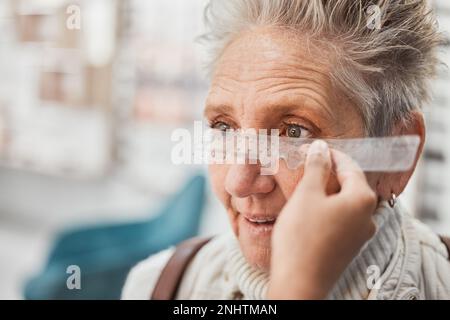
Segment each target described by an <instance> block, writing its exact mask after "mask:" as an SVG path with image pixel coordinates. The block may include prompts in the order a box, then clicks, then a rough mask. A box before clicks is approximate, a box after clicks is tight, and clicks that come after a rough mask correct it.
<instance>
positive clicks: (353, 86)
mask: <svg viewBox="0 0 450 320" xmlns="http://www.w3.org/2000/svg"><path fill="white" fill-rule="evenodd" d="M373 3H374V1H369V0H367V1H366V0H356V1H355V0H337V1H326V0H308V1H307V0H227V1H222V0H211V1H210V3H209V6H208V7H207V10H206V21H207V25H208V27H209V32H208V33H207V34H206V36H205V37H204V38H205V39H206V40H207V41H208V43H209V44H210V45H211V48H212V55H213V59H212V63H211V77H212V79H211V88H210V92H209V96H208V98H207V101H206V108H205V117H206V118H207V120H208V122H209V124H210V126H211V127H212V128H214V129H218V130H223V131H226V130H229V129H246V128H256V129H261V128H265V129H268V128H270V129H272V128H275V129H279V131H280V135H281V136H287V137H292V138H313V139H329V138H340V139H346V138H357V137H358V138H360V137H370V136H398V135H418V136H419V137H420V139H421V143H420V147H419V151H418V154H417V158H416V163H417V160H418V158H419V156H420V152H421V151H422V147H423V143H424V139H425V127H424V120H423V115H422V113H421V111H420V110H421V106H422V105H423V104H424V103H425V102H426V99H427V97H428V91H429V89H428V87H427V83H428V81H429V80H430V78H431V77H432V76H433V75H434V74H435V72H436V67H437V64H438V60H437V58H436V50H437V47H438V45H439V44H440V42H441V37H440V35H439V33H438V31H437V27H436V21H435V20H434V17H433V15H432V14H431V13H430V12H429V8H428V6H427V3H428V1H425V0H396V1H394V0H380V1H378V6H372V5H373ZM375 3H377V1H375ZM313 146H314V148H313ZM311 149H313V150H311ZM308 152H309V153H308V157H310V155H309V154H310V153H311V154H320V155H321V157H319V158H321V159H322V161H321V162H320V161H319V163H322V164H325V165H323V166H322V167H323V168H327V167H328V168H329V167H330V166H331V161H332V162H333V166H334V167H336V168H337V171H338V172H337V174H336V175H332V174H330V173H329V169H323V170H317V167H320V165H319V166H317V165H313V162H311V164H310V167H311V168H309V169H308V168H307V167H308V164H306V166H304V167H300V168H299V169H298V170H290V169H289V168H287V167H286V165H284V164H283V162H281V163H280V168H279V170H278V172H277V173H276V174H275V175H261V174H260V169H261V168H260V166H259V165H258V164H239V165H238V164H222V165H219V164H215V165H210V170H209V171H210V176H211V181H212V184H213V189H214V191H215V193H216V195H217V196H218V197H219V199H220V200H221V202H222V203H223V205H224V206H225V208H226V210H227V213H228V216H229V220H230V223H231V227H232V230H233V233H232V234H231V233H230V234H224V235H220V236H216V237H215V238H213V239H212V240H211V241H209V242H208V243H207V244H205V245H204V246H197V249H198V250H199V251H198V252H197V253H196V254H195V256H194V255H193V258H192V260H191V261H190V262H189V263H188V264H187V267H186V269H185V270H184V273H182V278H181V279H180V281H179V282H178V283H177V284H176V285H175V287H174V288H175V289H177V290H176V291H174V296H173V297H175V298H180V299H264V298H276V297H283V295H282V294H281V295H279V294H278V293H280V292H282V291H283V290H282V289H280V288H283V284H284V285H285V287H284V288H289V284H290V282H289V279H291V281H292V282H291V284H293V285H294V284H295V283H297V282H296V280H295V279H296V278H299V279H302V281H305V279H308V277H309V278H310V279H313V280H311V281H313V282H314V281H315V282H314V283H311V284H310V285H309V287H308V288H309V289H311V288H314V286H315V285H317V288H326V290H325V291H326V292H325V291H323V292H322V291H321V292H320V293H318V294H317V295H314V294H311V295H309V297H327V298H330V299H442V298H446V299H449V298H450V262H449V261H448V258H449V256H448V252H447V250H446V247H445V245H444V244H443V242H441V241H440V239H439V237H438V236H436V235H435V234H433V233H432V232H431V231H430V230H429V229H428V228H426V227H425V226H424V225H422V224H420V223H419V222H418V221H416V220H415V219H413V218H412V217H411V216H410V215H408V213H407V212H406V211H405V209H404V208H403V207H402V206H401V205H400V203H398V202H397V201H396V197H397V196H398V195H400V194H401V193H402V191H403V190H404V188H405V186H406V185H407V183H408V181H409V178H410V177H411V175H412V173H413V172H414V169H415V166H413V168H411V169H410V170H409V171H406V172H397V173H370V174H369V173H368V174H366V175H365V176H364V175H363V174H362V173H361V172H359V173H358V171H357V169H355V171H354V175H355V177H356V176H358V178H355V177H353V178H354V180H352V179H353V178H352V177H350V176H351V174H345V173H343V172H341V173H340V172H339V166H340V162H343V161H348V159H347V160H345V156H344V155H342V154H338V153H335V152H333V151H331V153H330V150H328V149H327V146H326V144H325V143H314V144H313V145H312V146H311V147H310V150H309V151H308ZM339 159H340V160H339ZM311 161H312V160H311ZM361 176H362V177H363V178H362V179H361ZM349 177H350V178H349ZM307 178H308V179H307ZM349 179H350V180H349ZM305 180H308V182H306V181H305ZM346 180H347V182H345V181H346ZM352 181H353V182H352ZM346 185H347V186H346ZM298 190H299V191H298ZM344 196H345V198H341V199H340V200H341V201H340V202H339V203H337V202H336V200H337V199H339V197H344ZM333 201H334V202H333ZM315 207H317V208H319V209H314V208H315ZM348 212H349V213H348ZM347 213H348V214H347ZM350 213H352V214H353V215H352V214H350ZM358 217H360V218H359V219H358ZM361 217H365V218H361ZM372 218H373V220H372ZM369 221H371V222H369ZM372 221H373V225H372ZM373 226H375V228H373ZM372 235H373V236H372ZM369 238H370V240H369V241H367V242H365V241H366V240H367V239H369ZM364 242H365V243H364ZM352 243H353V244H352ZM363 243H364V246H363ZM344 247H345V248H347V249H345V248H344ZM343 248H344V249H343ZM349 248H350V249H349ZM345 250H347V251H345ZM341 252H346V253H348V252H353V254H352V255H348V257H347V256H346V255H340V253H341ZM173 253H174V249H173V248H171V249H168V250H165V251H163V252H161V253H159V254H156V255H155V256H152V257H150V258H148V259H147V260H145V261H143V262H141V263H140V264H138V265H137V266H136V267H135V268H134V269H133V270H132V271H131V273H130V275H129V277H128V279H127V282H126V284H125V287H124V291H123V297H124V298H130V299H133V298H138V299H148V298H149V297H150V296H151V295H152V292H154V291H155V290H156V289H160V288H161V287H165V288H166V289H167V288H169V287H170V284H169V285H164V283H163V281H162V280H161V279H162V274H164V273H165V272H166V271H167V270H168V269H169V268H167V264H168V263H169V261H170V260H171V257H172V255H173ZM172 260H173V259H172ZM299 260H300V262H299ZM327 265H328V266H327ZM333 270H334V272H332V271H333ZM296 271H297V272H296ZM330 271H331V273H330V274H331V275H330V276H329V277H327V273H328V272H330ZM303 274H306V275H308V277H305V276H302V275H303ZM160 276H161V277H160ZM273 279H276V280H277V281H276V282H274V280H273ZM374 280H375V281H374ZM283 281H284V282H283ZM300 282H301V281H300ZM320 282H324V283H322V284H321V283H320ZM331 284H333V285H331ZM155 287H156V288H155ZM172 287H173V285H172ZM306 287H307V286H306V285H305V288H306ZM328 289H329V290H328ZM167 290H168V289H167ZM286 290H288V289H286ZM305 290H307V289H305ZM319 291H320V290H319ZM303 296H304V297H308V294H306V295H303ZM286 297H289V295H286ZM290 297H293V296H290ZM298 297H301V295H298Z"/></svg>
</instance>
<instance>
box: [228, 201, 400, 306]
mask: <svg viewBox="0 0 450 320" xmlns="http://www.w3.org/2000/svg"><path fill="white" fill-rule="evenodd" d="M397 207H398V206H396V208H397ZM374 222H375V224H376V226H377V231H376V233H375V235H374V236H373V238H372V239H371V240H370V241H368V242H367V243H366V244H365V245H364V247H363V248H362V249H361V251H360V253H359V254H358V255H357V256H356V257H355V258H354V259H353V261H352V262H351V263H350V264H349V266H348V267H347V269H346V270H345V271H344V273H343V274H342V276H341V277H340V279H339V280H338V282H337V283H336V285H335V287H334V289H333V290H332V291H331V292H330V295H329V297H328V298H329V299H366V298H367V297H368V295H369V292H370V289H369V288H368V281H367V279H368V270H369V267H370V268H377V271H379V272H380V275H381V274H382V273H383V272H384V270H385V269H386V267H387V266H388V264H389V262H390V260H391V257H392V255H393V254H394V252H395V249H396V247H397V242H398V239H399V236H400V234H401V213H400V211H399V210H396V209H395V208H394V209H392V208H391V207H389V205H388V204H387V202H380V204H379V206H378V208H377V211H376V213H375V214H374ZM225 270H226V271H225V272H226V273H228V278H229V279H230V280H231V282H232V283H231V291H232V292H233V293H230V294H231V295H234V296H242V298H243V299H249V300H257V299H265V296H266V292H267V286H268V281H269V275H268V274H267V273H264V272H262V271H260V270H257V269H256V268H254V267H252V266H250V265H249V264H248V263H247V261H246V260H245V258H244V256H243V254H242V252H241V250H240V247H239V243H238V241H237V239H236V238H233V241H232V243H231V244H230V247H229V250H228V259H227V265H226V266H225ZM236 294H237V295H236ZM230 298H231V297H230Z"/></svg>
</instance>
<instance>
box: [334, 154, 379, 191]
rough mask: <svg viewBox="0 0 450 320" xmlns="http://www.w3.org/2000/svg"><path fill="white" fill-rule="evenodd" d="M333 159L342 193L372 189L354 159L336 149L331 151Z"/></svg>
mask: <svg viewBox="0 0 450 320" xmlns="http://www.w3.org/2000/svg"><path fill="white" fill-rule="evenodd" d="M331 158H332V161H333V164H334V167H335V170H336V176H337V180H338V182H339V184H340V186H341V192H348V193H353V192H355V191H358V190H363V191H365V190H366V189H367V188H369V189H370V187H369V185H368V183H367V179H366V176H365V175H364V172H363V171H362V169H361V168H360V167H359V165H358V164H357V163H356V162H355V161H354V160H353V159H352V158H350V157H349V156H348V155H346V154H345V153H343V152H341V151H338V150H335V149H332V150H331Z"/></svg>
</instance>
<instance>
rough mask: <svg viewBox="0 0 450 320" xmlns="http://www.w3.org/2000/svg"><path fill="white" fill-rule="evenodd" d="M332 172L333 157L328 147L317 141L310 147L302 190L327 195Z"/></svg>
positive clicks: (301, 183)
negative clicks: (326, 191)
mask: <svg viewBox="0 0 450 320" xmlns="http://www.w3.org/2000/svg"><path fill="white" fill-rule="evenodd" d="M330 172H331V156H330V150H329V148H328V145H327V143H326V142H325V141H323V140H316V141H314V142H313V143H312V144H311V145H310V147H309V149H308V153H307V155H306V162H305V167H304V173H303V178H302V181H301V182H300V185H301V188H302V189H303V190H308V191H314V192H321V193H325V189H326V185H327V183H328V179H329V177H330Z"/></svg>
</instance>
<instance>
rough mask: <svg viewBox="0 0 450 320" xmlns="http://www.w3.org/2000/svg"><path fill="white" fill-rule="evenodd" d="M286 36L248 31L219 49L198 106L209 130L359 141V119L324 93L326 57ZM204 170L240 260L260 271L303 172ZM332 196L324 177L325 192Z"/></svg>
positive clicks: (282, 168) (333, 185)
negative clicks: (205, 94)
mask: <svg viewBox="0 0 450 320" xmlns="http://www.w3.org/2000/svg"><path fill="white" fill-rule="evenodd" d="M286 35H287V34H286V33H283V32H282V31H281V30H258V31H256V30H254V31H252V32H249V33H246V34H243V35H241V36H240V37H239V38H237V39H235V40H234V41H233V42H232V43H231V44H230V45H229V46H228V47H227V48H226V49H225V51H224V52H223V54H222V56H221V58H220V59H219V61H218V62H217V64H216V69H215V73H214V75H213V78H212V83H211V88H210V92H209V96H208V98H207V102H206V109H205V116H206V118H207V120H208V122H209V124H210V126H211V127H213V128H216V129H220V130H226V129H229V128H232V129H248V128H254V129H279V130H280V135H281V136H289V137H301V138H309V137H311V138H339V137H340V138H344V137H345V138H348V137H358V136H359V137H361V136H363V134H364V129H363V122H362V119H361V117H360V116H359V113H358V112H357V111H356V109H355V108H354V107H353V106H352V105H351V104H350V103H349V102H346V100H345V99H341V98H339V96H340V95H339V94H338V93H337V92H334V91H333V90H332V88H331V86H330V80H329V76H328V74H329V69H330V66H329V65H327V62H328V61H326V55H324V53H323V52H315V51H314V50H313V49H312V48H309V49H308V48H307V47H306V46H304V45H303V43H302V42H301V41H298V40H297V41H292V38H291V39H289V37H288V36H286ZM308 50H309V51H308ZM319 56H321V57H322V58H319ZM209 171H210V176H211V181H212V184H213V188H214V191H215V193H216V194H217V195H218V197H219V199H220V200H221V202H222V203H223V204H224V206H225V208H226V209H227V213H228V216H229V219H230V222H231V226H232V229H233V231H234V233H235V234H236V236H237V238H238V240H239V243H240V246H241V249H242V251H243V253H244V255H245V257H246V259H247V261H248V262H250V263H251V264H252V265H254V266H256V267H258V268H262V269H263V270H268V269H269V266H270V249H271V232H272V227H273V225H274V222H275V219H276V218H277V216H278V214H279V213H280V211H281V209H282V208H283V206H284V205H285V203H286V201H287V200H288V199H289V197H290V195H291V194H292V192H293V190H294V188H295V187H296V185H297V184H298V183H299V181H300V180H301V179H302V175H303V169H302V168H300V169H299V170H295V171H293V170H289V169H288V168H287V167H286V164H285V163H284V161H280V164H279V170H278V171H277V173H276V174H275V175H260V174H259V173H260V167H259V166H258V165H256V164H245V165H238V164H233V165H211V166H210V167H209ZM338 190H339V185H338V184H337V181H336V180H335V179H333V178H331V179H330V182H329V185H328V192H329V193H333V192H337V191H338Z"/></svg>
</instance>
